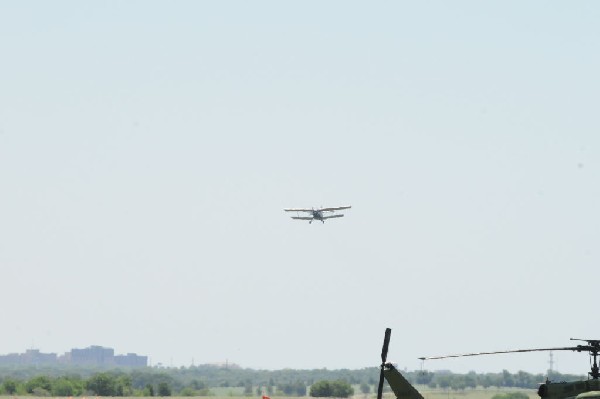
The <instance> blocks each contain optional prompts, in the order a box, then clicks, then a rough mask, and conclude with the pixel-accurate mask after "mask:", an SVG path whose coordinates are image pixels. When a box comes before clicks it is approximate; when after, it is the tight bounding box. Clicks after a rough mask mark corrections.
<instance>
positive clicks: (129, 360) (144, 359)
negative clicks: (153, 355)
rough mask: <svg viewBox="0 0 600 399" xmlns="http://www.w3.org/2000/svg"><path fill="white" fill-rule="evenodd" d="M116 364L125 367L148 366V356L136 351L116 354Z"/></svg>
mask: <svg viewBox="0 0 600 399" xmlns="http://www.w3.org/2000/svg"><path fill="white" fill-rule="evenodd" d="M115 365H117V366H125V367H146V366H147V365H148V356H138V355H136V354H135V353H128V354H126V355H117V356H115Z"/></svg>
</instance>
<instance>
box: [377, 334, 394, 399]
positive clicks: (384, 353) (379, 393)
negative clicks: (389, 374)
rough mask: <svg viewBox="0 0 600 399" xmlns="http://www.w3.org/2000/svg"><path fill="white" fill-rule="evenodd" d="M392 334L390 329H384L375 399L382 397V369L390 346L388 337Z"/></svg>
mask: <svg viewBox="0 0 600 399" xmlns="http://www.w3.org/2000/svg"><path fill="white" fill-rule="evenodd" d="M391 334H392V329H391V328H386V329H385V336H384V337H383V348H381V372H380V373H379V387H378V388H377V399H381V397H382V395H383V379H384V376H383V369H384V367H385V361H386V360H387V354H388V347H389V345H390V336H391Z"/></svg>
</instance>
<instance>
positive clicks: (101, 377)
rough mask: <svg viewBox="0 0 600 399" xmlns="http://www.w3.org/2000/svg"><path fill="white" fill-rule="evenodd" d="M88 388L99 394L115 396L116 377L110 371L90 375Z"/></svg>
mask: <svg viewBox="0 0 600 399" xmlns="http://www.w3.org/2000/svg"><path fill="white" fill-rule="evenodd" d="M85 386H86V388H87V389H89V390H90V391H92V392H93V393H95V394H96V395H98V396H115V393H116V392H115V378H114V376H113V375H112V374H110V373H98V374H95V375H93V376H92V377H90V379H89V380H87V383H86V384H85Z"/></svg>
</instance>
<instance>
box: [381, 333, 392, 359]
mask: <svg viewBox="0 0 600 399" xmlns="http://www.w3.org/2000/svg"><path fill="white" fill-rule="evenodd" d="M391 335H392V329H391V328H386V329H385V336H384V338H383V347H382V348H381V364H382V365H384V364H385V361H386V360H387V353H388V347H389V346H390V336H391Z"/></svg>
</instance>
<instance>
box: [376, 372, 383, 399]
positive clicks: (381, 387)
mask: <svg viewBox="0 0 600 399" xmlns="http://www.w3.org/2000/svg"><path fill="white" fill-rule="evenodd" d="M382 395H383V368H381V372H380V373H379V386H378V387H377V399H381V397H382Z"/></svg>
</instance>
